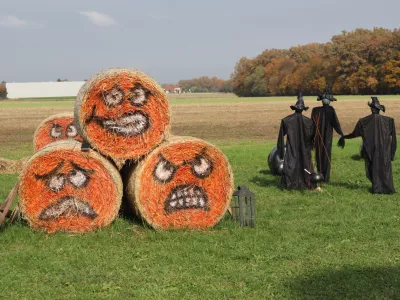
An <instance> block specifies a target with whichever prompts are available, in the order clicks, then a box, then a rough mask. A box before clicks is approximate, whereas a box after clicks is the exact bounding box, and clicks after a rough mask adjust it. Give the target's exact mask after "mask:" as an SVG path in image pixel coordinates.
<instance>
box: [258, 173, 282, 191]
mask: <svg viewBox="0 0 400 300" xmlns="http://www.w3.org/2000/svg"><path fill="white" fill-rule="evenodd" d="M280 180H281V178H280V177H273V178H266V177H261V176H254V177H253V178H251V179H250V182H252V183H254V184H256V185H258V186H261V187H266V186H275V187H278V188H279V187H280V186H281V185H280Z"/></svg>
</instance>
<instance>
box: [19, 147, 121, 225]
mask: <svg viewBox="0 0 400 300" xmlns="http://www.w3.org/2000/svg"><path fill="white" fill-rule="evenodd" d="M78 149H79V148H78ZM45 150H46V149H45ZM115 171H116V170H115ZM20 198H21V207H22V208H23V209H22V211H23V214H24V215H25V217H26V218H27V219H28V221H29V222H30V223H31V225H33V227H37V228H41V229H44V230H46V231H49V232H52V231H57V230H64V231H72V232H80V231H89V230H90V229H93V228H98V227H102V226H105V225H107V224H109V223H110V222H111V221H112V220H113V219H114V218H115V216H116V214H117V212H118V208H119V204H120V199H118V182H117V183H116V181H115V178H113V177H112V176H111V174H110V171H109V170H108V169H107V168H106V167H105V166H104V164H103V163H102V161H99V160H97V159H93V158H90V157H88V156H85V155H83V154H82V153H81V152H78V151H70V150H55V151H52V152H48V153H46V154H44V155H40V156H37V157H36V158H35V159H33V161H30V163H29V165H28V167H27V168H26V170H25V171H24V173H23V176H22V178H21V189H20Z"/></svg>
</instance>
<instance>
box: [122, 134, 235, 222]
mask: <svg viewBox="0 0 400 300" xmlns="http://www.w3.org/2000/svg"><path fill="white" fill-rule="evenodd" d="M136 176H138V177H136V180H137V184H140V186H139V187H136V192H137V191H138V190H139V194H138V196H137V197H136V198H135V204H136V205H137V206H138V208H139V211H140V213H141V215H142V216H143V217H144V219H145V220H147V221H148V222H149V223H150V224H151V225H152V226H154V227H155V228H164V229H167V228H184V227H189V228H204V227H210V226H213V225H215V224H216V223H217V222H218V221H219V220H220V218H221V217H222V216H223V214H224V213H225V211H226V209H227V206H228V205H229V202H230V198H231V192H232V180H233V179H232V173H231V171H230V167H229V163H228V161H227V160H226V158H225V156H224V155H223V154H222V153H221V152H220V151H219V150H218V149H216V148H215V147H214V146H212V145H210V144H208V143H205V142H203V141H200V140H189V141H181V142H178V143H172V144H170V145H168V146H162V147H161V149H160V150H156V151H155V152H153V153H152V154H151V155H150V156H149V158H147V159H146V161H145V162H144V164H143V165H142V166H141V167H139V170H138V171H137V173H136ZM128 189H129V187H128Z"/></svg>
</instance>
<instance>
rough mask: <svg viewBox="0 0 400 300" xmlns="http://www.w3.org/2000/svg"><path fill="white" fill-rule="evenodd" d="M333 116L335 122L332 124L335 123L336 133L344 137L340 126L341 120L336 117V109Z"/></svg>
mask: <svg viewBox="0 0 400 300" xmlns="http://www.w3.org/2000/svg"><path fill="white" fill-rule="evenodd" d="M333 115H334V118H333V120H332V123H333V124H332V126H333V128H335V131H336V132H337V133H338V134H339V135H341V136H343V131H342V127H341V126H340V122H339V119H338V117H337V115H336V111H335V109H333Z"/></svg>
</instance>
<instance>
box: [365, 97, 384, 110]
mask: <svg viewBox="0 0 400 300" xmlns="http://www.w3.org/2000/svg"><path fill="white" fill-rule="evenodd" d="M371 99H372V101H370V102H368V106H369V107H374V108H377V109H379V110H382V111H383V112H385V105H381V104H380V103H379V100H378V97H371Z"/></svg>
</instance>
